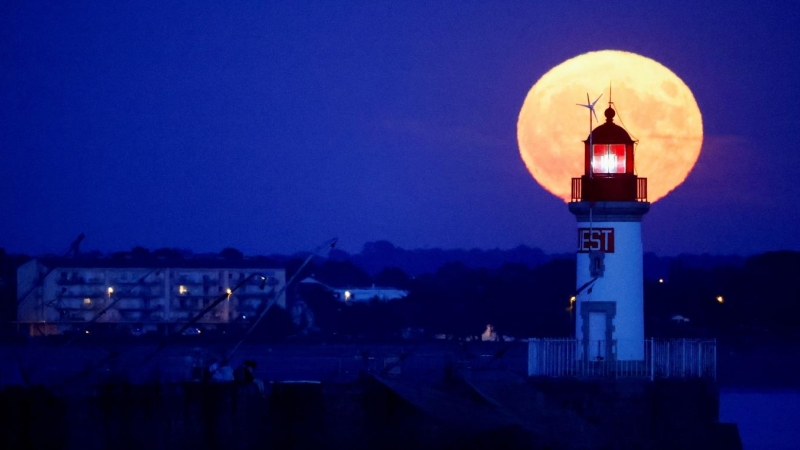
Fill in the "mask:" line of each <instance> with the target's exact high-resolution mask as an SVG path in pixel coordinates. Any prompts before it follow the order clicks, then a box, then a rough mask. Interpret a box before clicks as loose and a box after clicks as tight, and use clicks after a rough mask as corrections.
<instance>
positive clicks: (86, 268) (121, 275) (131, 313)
mask: <svg viewBox="0 0 800 450" xmlns="http://www.w3.org/2000/svg"><path fill="white" fill-rule="evenodd" d="M285 286H286V271H285V270H284V269H277V268H274V267H263V265H260V264H257V263H256V262H254V261H249V260H247V259H243V260H239V261H225V260H214V259H208V260H203V259H199V260H191V259H190V260H181V261H159V260H147V261H135V260H122V261H114V260H108V259H88V260H82V259H56V258H51V259H48V258H40V259H33V260H31V261H28V262H27V263H25V264H23V265H22V266H20V267H19V269H18V270H17V296H18V297H17V304H18V307H17V323H18V324H19V325H20V327H26V328H27V330H28V332H29V333H30V335H32V336H37V335H49V334H60V333H64V332H69V331H88V328H87V327H88V326H89V325H95V324H96V325H97V326H106V327H110V326H114V327H116V328H118V329H120V330H123V331H124V330H130V331H131V332H133V333H134V334H138V333H147V332H159V333H161V334H168V333H170V332H172V331H174V330H175V329H177V328H179V327H180V325H182V324H185V323H186V322H188V321H189V320H191V319H193V318H195V317H196V316H198V315H199V314H200V313H201V312H202V311H203V310H204V309H206V308H208V307H209V306H210V305H212V304H213V303H214V302H216V301H218V300H219V302H218V304H217V305H216V306H215V307H214V308H213V309H211V310H209V311H207V313H206V314H203V316H202V317H200V318H199V320H197V332H202V330H204V329H214V328H217V327H220V328H222V327H225V326H229V325H232V324H241V325H247V324H249V323H252V321H254V320H255V319H256V318H257V317H258V315H259V314H260V313H261V311H262V310H263V309H264V308H265V307H267V305H268V304H271V305H270V306H272V305H275V306H280V307H281V308H285V307H286V298H285Z"/></svg>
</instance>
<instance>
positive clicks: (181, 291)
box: [178, 285, 188, 294]
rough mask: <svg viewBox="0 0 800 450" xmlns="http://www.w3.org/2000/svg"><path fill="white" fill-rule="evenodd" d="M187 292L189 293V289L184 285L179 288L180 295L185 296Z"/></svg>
mask: <svg viewBox="0 0 800 450" xmlns="http://www.w3.org/2000/svg"><path fill="white" fill-rule="evenodd" d="M187 291H188V289H186V286H184V285H180V286H178V293H179V294H185V293H186V292H187Z"/></svg>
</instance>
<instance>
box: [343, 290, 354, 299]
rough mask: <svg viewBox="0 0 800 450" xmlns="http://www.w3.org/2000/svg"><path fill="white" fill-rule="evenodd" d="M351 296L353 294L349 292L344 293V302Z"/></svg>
mask: <svg viewBox="0 0 800 450" xmlns="http://www.w3.org/2000/svg"><path fill="white" fill-rule="evenodd" d="M352 296H353V294H351V293H350V291H344V301H349V300H350V297H352Z"/></svg>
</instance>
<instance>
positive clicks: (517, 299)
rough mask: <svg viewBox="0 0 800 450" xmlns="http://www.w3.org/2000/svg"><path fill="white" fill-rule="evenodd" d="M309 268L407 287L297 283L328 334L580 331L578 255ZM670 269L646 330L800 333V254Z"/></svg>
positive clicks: (650, 302) (652, 302) (652, 295)
mask: <svg viewBox="0 0 800 450" xmlns="http://www.w3.org/2000/svg"><path fill="white" fill-rule="evenodd" d="M306 270H307V273H305V274H303V276H309V275H313V276H315V277H316V278H318V279H320V280H322V281H324V282H325V283H328V284H330V285H333V286H340V287H346V286H368V285H369V284H370V283H374V284H376V285H381V286H394V287H398V288H402V289H407V290H408V291H409V295H408V297H407V298H405V299H402V300H395V301H390V302H378V301H372V302H366V303H363V302H357V303H355V304H352V305H346V304H344V303H343V302H341V301H340V300H338V299H336V298H334V296H333V294H332V293H330V292H328V291H326V290H325V289H323V288H321V287H319V286H306V285H301V286H299V287H298V290H296V291H295V292H294V294H295V297H296V298H297V299H298V300H302V301H303V302H304V303H306V304H307V305H308V307H309V308H310V309H311V310H312V312H313V317H314V319H313V322H314V323H313V328H315V329H316V330H318V332H319V333H320V335H321V336H324V337H331V338H332V337H334V336H339V337H341V336H348V337H366V338H377V339H382V338H391V337H398V336H401V335H402V334H403V331H404V330H405V332H406V333H409V332H411V334H413V333H414V330H424V335H427V336H430V335H434V334H445V335H452V336H457V337H466V336H476V335H479V334H480V333H481V332H482V331H483V330H484V329H485V328H486V325H487V324H492V325H493V326H494V327H495V329H496V331H497V332H498V333H499V334H502V335H508V336H514V337H532V336H533V337H535V336H542V337H544V336H570V335H572V334H573V323H574V322H573V321H574V316H573V314H572V313H573V312H572V311H571V309H570V308H569V305H570V302H569V298H570V296H571V295H572V293H573V292H574V290H575V261H574V258H569V259H561V258H558V259H552V260H550V261H548V262H545V263H543V264H540V265H538V266H535V267H529V266H527V265H525V264H520V263H508V264H505V265H502V266H501V267H499V268H496V269H490V268H470V267H467V266H466V265H465V264H461V263H448V264H445V265H444V266H442V267H441V268H439V269H438V270H437V271H435V272H433V273H431V274H424V275H420V276H416V277H410V276H408V275H407V274H406V273H405V272H404V271H402V270H401V269H399V268H387V269H384V270H382V271H381V272H379V273H377V274H376V275H375V276H372V277H371V276H370V275H369V274H368V273H367V272H366V271H364V270H362V269H361V268H359V267H357V266H356V265H355V264H354V263H352V262H350V261H331V260H328V261H325V262H322V263H320V264H317V265H312V266H310V267H307V268H306ZM664 273H665V275H664V276H663V277H662V278H659V279H648V280H645V282H644V288H645V291H644V292H645V299H644V303H645V331H646V334H647V335H648V336H655V337H700V336H706V337H719V338H732V339H738V338H743V339H749V340H752V339H790V340H791V339H798V338H800V324H798V320H797V318H798V317H800V289H798V287H797V286H796V284H797V281H796V280H797V279H798V278H797V277H798V275H797V274H799V273H800V253H798V252H770V253H765V254H762V255H757V256H753V257H750V258H745V259H743V262H742V263H741V264H740V263H739V262H738V261H737V262H736V264H724V265H719V266H713V267H708V268H704V267H696V266H695V265H692V264H687V263H686V262H685V259H682V258H675V259H674V260H673V261H672V262H671V263H670V264H669V265H668V266H667V267H666V268H665V269H664Z"/></svg>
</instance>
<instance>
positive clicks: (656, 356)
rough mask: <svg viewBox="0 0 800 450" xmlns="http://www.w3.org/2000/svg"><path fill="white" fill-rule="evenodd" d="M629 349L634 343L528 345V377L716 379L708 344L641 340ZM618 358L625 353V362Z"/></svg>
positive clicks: (714, 359) (702, 341) (712, 352)
mask: <svg viewBox="0 0 800 450" xmlns="http://www.w3.org/2000/svg"><path fill="white" fill-rule="evenodd" d="M631 344H635V343H633V342H618V341H610V342H608V341H588V340H577V339H569V338H550V339H530V340H529V341H528V375H529V376H533V377H551V378H639V379H649V380H655V379H664V378H670V379H676V378H678V379H688V378H702V379H716V377H717V343H716V340H714V339H647V340H645V341H644V342H640V343H639V345H631ZM642 344H643V345H642ZM623 353H628V355H627V356H624V357H625V359H623ZM617 355H619V356H620V357H619V358H618V357H617Z"/></svg>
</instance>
